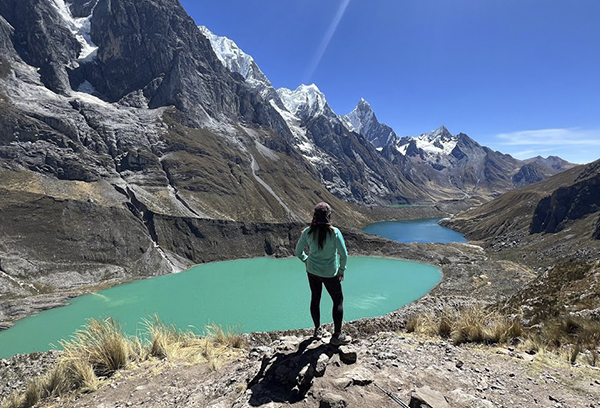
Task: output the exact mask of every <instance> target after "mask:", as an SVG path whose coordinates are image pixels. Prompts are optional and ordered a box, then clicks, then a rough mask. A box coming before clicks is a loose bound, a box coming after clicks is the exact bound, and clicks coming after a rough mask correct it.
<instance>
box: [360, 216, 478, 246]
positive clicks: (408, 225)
mask: <svg viewBox="0 0 600 408" xmlns="http://www.w3.org/2000/svg"><path fill="white" fill-rule="evenodd" d="M441 220H442V218H428V219H419V220H411V221H385V222H377V223H375V224H370V225H368V226H366V227H365V228H364V229H363V231H364V232H368V233H369V234H374V235H380V236H382V237H385V238H389V239H392V240H394V241H398V242H404V243H406V244H409V243H411V242H421V243H439V244H448V243H450V242H467V239H466V238H465V237H464V236H463V235H462V234H461V233H460V232H456V231H454V230H451V229H450V228H446V227H443V226H441V225H439V224H438V222H440V221H441Z"/></svg>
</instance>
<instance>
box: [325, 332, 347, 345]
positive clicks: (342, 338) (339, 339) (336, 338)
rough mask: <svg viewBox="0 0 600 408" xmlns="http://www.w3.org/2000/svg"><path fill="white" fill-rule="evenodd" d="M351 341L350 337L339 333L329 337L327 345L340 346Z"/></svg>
mask: <svg viewBox="0 0 600 408" xmlns="http://www.w3.org/2000/svg"><path fill="white" fill-rule="evenodd" d="M351 341H352V337H350V335H348V334H346V333H344V332H341V333H337V334H336V333H334V334H333V336H332V337H331V340H329V344H331V345H332V346H341V345H342V344H348V343H350V342H351Z"/></svg>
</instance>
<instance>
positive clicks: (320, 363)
mask: <svg viewBox="0 0 600 408" xmlns="http://www.w3.org/2000/svg"><path fill="white" fill-rule="evenodd" d="M327 363H329V356H328V355H327V354H325V353H323V354H321V355H320V356H319V358H318V359H317V364H316V365H315V377H323V375H325V369H326V368H327Z"/></svg>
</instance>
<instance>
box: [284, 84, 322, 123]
mask: <svg viewBox="0 0 600 408" xmlns="http://www.w3.org/2000/svg"><path fill="white" fill-rule="evenodd" d="M277 94H278V95H279V98H281V101H282V102H283V105H284V106H285V107H286V109H287V110H288V111H290V112H291V113H292V114H294V115H296V116H299V115H300V114H301V113H302V114H304V115H307V116H315V115H317V114H323V113H324V112H325V109H326V106H327V100H326V99H325V95H324V94H323V92H321V91H320V90H319V88H318V87H317V86H316V85H315V84H311V85H300V86H299V87H298V88H296V89H295V90H293V91H292V90H291V89H287V88H279V89H278V90H277Z"/></svg>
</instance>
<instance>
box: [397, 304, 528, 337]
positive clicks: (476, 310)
mask: <svg viewBox="0 0 600 408" xmlns="http://www.w3.org/2000/svg"><path fill="white" fill-rule="evenodd" d="M406 330H407V331H408V332H415V333H418V334H424V335H427V336H440V337H443V338H449V339H451V340H452V342H453V343H455V344H461V343H485V344H494V343H503V342H507V341H510V340H511V339H513V338H515V337H519V336H520V335H521V334H522V326H521V324H520V321H519V319H517V318H509V317H506V316H503V315H501V314H499V313H498V312H494V311H489V310H486V309H485V308H484V307H483V306H473V307H469V308H465V309H460V310H450V309H446V310H444V311H443V312H441V313H439V314H434V313H430V312H429V313H423V314H420V315H413V316H411V317H410V318H409V319H408V322H407V325H406Z"/></svg>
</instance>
